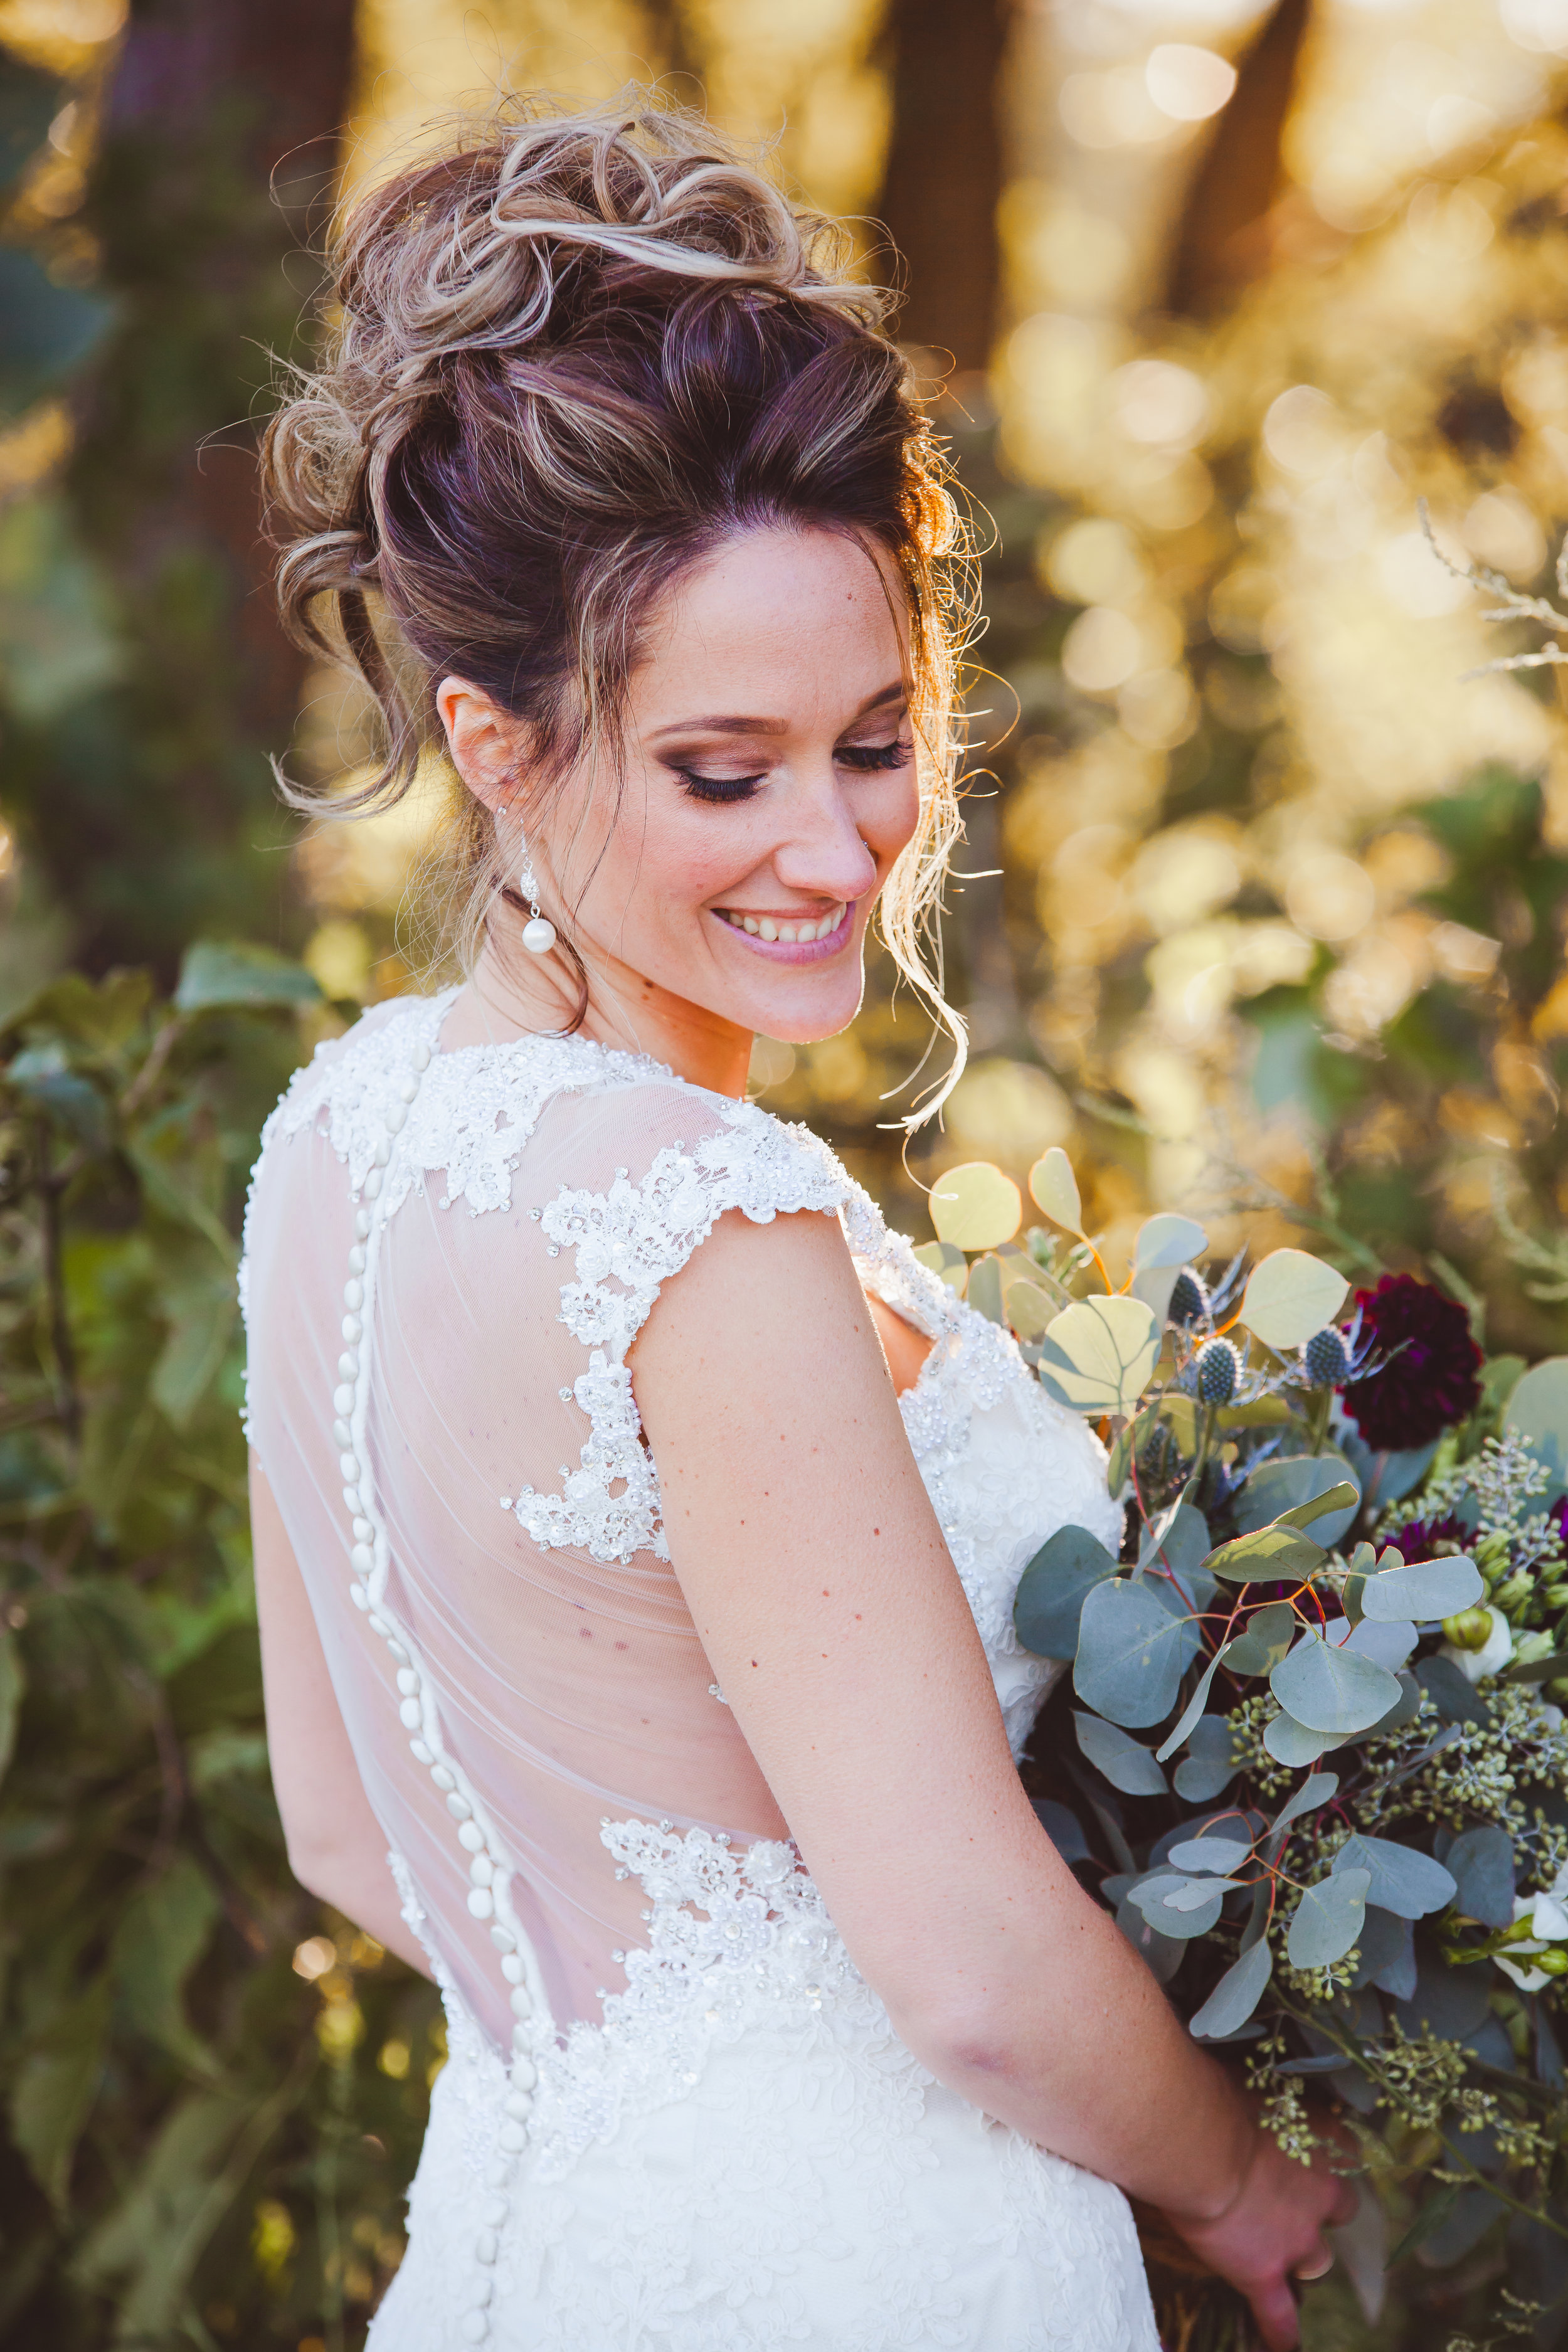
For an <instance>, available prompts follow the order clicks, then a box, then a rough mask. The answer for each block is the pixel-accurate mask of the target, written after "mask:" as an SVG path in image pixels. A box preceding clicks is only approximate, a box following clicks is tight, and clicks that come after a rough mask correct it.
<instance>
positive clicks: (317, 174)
mask: <svg viewBox="0 0 1568 2352" xmlns="http://www.w3.org/2000/svg"><path fill="white" fill-rule="evenodd" d="M352 56H353V0H266V5H257V0H135V5H133V6H132V16H131V21H130V24H129V26H128V27H127V30H126V34H125V37H124V41H123V45H122V47H121V52H120V56H119V58H118V60H117V62H116V66H115V68H114V73H113V78H112V82H111V86H110V90H109V93H108V100H107V106H106V110H105V119H104V128H103V134H102V142H101V147H100V154H99V157H98V161H97V163H96V166H95V169H94V173H93V178H92V183H91V186H90V188H89V195H88V200H87V205H86V208H85V211H84V215H83V218H84V221H85V225H86V226H88V227H89V229H90V230H91V231H92V233H93V235H94V236H95V237H96V238H97V240H98V243H99V247H100V252H101V256H102V266H101V275H100V280H99V283H100V287H101V289H102V290H103V291H104V292H105V293H107V294H108V295H110V297H111V299H114V300H115V301H116V302H117V304H118V305H119V307H120V310H121V324H120V326H119V328H118V331H116V332H115V333H114V334H113V336H112V337H111V338H110V341H108V342H107V343H106V344H105V345H104V346H103V347H102V348H101V350H100V353H99V355H98V357H97V359H96V360H95V362H94V363H93V365H92V366H91V368H90V370H89V373H88V374H87V375H86V377H85V378H84V379H83V380H82V382H81V383H80V384H79V388H78V398H77V414H78V438H77V446H76V453H75V456H74V458H73V460H72V462H71V465H70V467H69V470H68V478H67V495H68V500H69V503H70V505H71V507H72V509H73V510H74V520H75V523H76V528H77V530H78V532H79V536H80V538H81V539H82V540H83V541H85V542H86V544H87V545H88V547H89V549H90V550H91V551H92V552H93V554H94V555H95V556H96V557H97V558H98V560H99V562H100V564H101V565H102V567H103V568H104V569H105V570H106V571H107V572H108V574H109V577H110V582H111V583H112V586H113V589H114V591H115V593H116V596H117V600H118V604H119V608H120V634H121V677H120V680H119V682H118V683H117V684H116V685H115V686H113V687H112V688H110V689H108V690H107V691H105V692H101V693H100V694H99V695H97V696H95V697H92V698H89V699H88V700H86V701H85V702H84V703H82V704H81V705H80V706H79V708H78V709H76V710H74V711H73V712H72V713H71V714H69V716H68V718H67V719H64V720H62V721H59V722H57V723H56V724H55V726H53V727H52V728H51V729H50V730H49V732H48V739H47V740H44V741H40V742H38V743H36V744H35V745H33V746H32V747H30V749H31V753H32V761H31V764H32V765H33V767H34V770H35V790H34V792H33V793H32V794H31V795H29V797H31V798H32V800H33V803H34V805H33V809H32V813H31V814H32V820H33V823H32V830H33V833H34V835H35V839H36V841H37V845H38V846H39V847H40V848H41V849H42V850H43V851H44V854H45V856H46V859H47V864H48V865H49V866H50V867H51V868H52V875H53V880H54V885H55V887H56V889H57V890H58V893H59V895H60V896H61V898H63V899H64V901H65V902H66V905H67V907H68V909H69V911H70V912H71V913H72V915H73V916H74V917H75V919H76V920H77V924H78V927H79V928H78V950H79V957H80V959H81V960H82V961H85V962H86V963H87V964H88V965H89V967H98V968H102V967H103V966H106V965H108V964H111V963H116V962H124V961H144V960H148V959H151V960H153V961H155V962H157V963H158V964H159V965H160V966H161V967H163V970H164V971H165V973H166V972H167V971H168V970H169V969H170V968H171V967H172V965H173V963H174V960H175V958H176V957H177V954H178V951H179V949H180V947H181V946H182V944H183V943H184V940H186V939H188V938H189V937H190V936H191V935H192V934H193V932H196V931H205V932H209V933H211V932H218V933H222V932H225V931H228V932H235V931H249V932H251V933H252V934H255V933H258V932H259V933H260V934H261V935H263V936H266V935H267V934H268V933H273V932H276V931H277V930H278V929H279V924H280V922H281V921H282V920H283V919H284V916H283V909H284V899H285V891H286V882H285V875H286V869H287V860H286V859H285V858H284V857H283V856H281V855H279V846H280V844H281V841H282V839H283V837H284V835H283V829H282V826H281V824H280V813H279V809H278V804H277V801H276V795H275V791H274V786H273V782H272V776H271V772H270V770H269V768H268V756H269V755H271V754H274V753H281V752H283V751H286V750H287V748H288V744H289V738H290V736H291V734H292V731H293V728H294V722H295V718H296V713H297V709H298V703H299V695H300V680H301V664H300V657H299V656H297V655H296V654H295V653H294V652H293V650H292V649H291V648H290V647H289V646H288V645H287V644H286V643H285V642H284V640H283V637H282V635H281V634H280V633H279V629H278V626H277V624H276V622H275V620H274V617H273V607H272V597H271V589H270V583H269V579H268V562H267V558H266V553H265V551H264V549H263V547H262V544H261V516H260V509H259V504H258V478H257V439H258V425H257V421H256V420H257V418H258V415H259V414H260V413H262V412H264V410H265V408H266V405H267V398H268V382H269V379H270V377H271V374H272V372H273V358H272V355H273V354H274V353H277V354H281V355H285V356H287V355H288V354H289V353H290V352H296V351H297V350H298V348H299V344H300V326H301V312H302V311H303V310H306V309H307V307H308V304H309V301H310V296H311V294H312V293H313V292H314V290H315V289H316V287H317V285H318V283H319V276H320V272H319V265H318V264H316V263H315V262H314V261H313V260H312V259H310V255H309V244H310V239H311V238H312V237H314V238H318V239H319V237H320V234H321V229H322V227H323V226H324V225H325V216H326V210H327V206H328V205H329V203H330V200H331V192H332V189H333V186H334V184H335V180H336V173H337V164H338V155H339V143H340V133H341V128H342V121H343V117H344V114H345V111H346V109H347V104H348V95H349V79H350V68H351V61H352Z"/></svg>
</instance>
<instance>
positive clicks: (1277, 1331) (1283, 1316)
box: [1238, 1249, 1350, 1354]
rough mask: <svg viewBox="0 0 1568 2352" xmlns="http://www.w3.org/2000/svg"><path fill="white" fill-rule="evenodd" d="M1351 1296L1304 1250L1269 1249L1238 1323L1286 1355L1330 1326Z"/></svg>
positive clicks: (1245, 1297)
mask: <svg viewBox="0 0 1568 2352" xmlns="http://www.w3.org/2000/svg"><path fill="white" fill-rule="evenodd" d="M1349 1293H1350V1284H1349V1282H1348V1281H1347V1280H1346V1278H1345V1276H1343V1275H1342V1274H1336V1273H1335V1271H1334V1269H1333V1267H1332V1266H1331V1265H1324V1264H1323V1261H1322V1259H1321V1257H1313V1256H1311V1255H1310V1254H1309V1253H1308V1252H1307V1251H1306V1250H1299V1249H1277V1250H1270V1252H1269V1253H1268V1256H1267V1257H1266V1258H1263V1259H1261V1260H1260V1261H1259V1263H1258V1265H1255V1266H1254V1267H1253V1269H1252V1273H1251V1275H1250V1276H1249V1277H1248V1280H1247V1288H1246V1290H1245V1292H1244V1293H1243V1294H1242V1301H1241V1313H1240V1316H1239V1318H1238V1320H1239V1321H1240V1322H1241V1323H1243V1324H1244V1325H1245V1326H1246V1328H1247V1330H1248V1331H1250V1332H1251V1333H1252V1335H1253V1337H1254V1338H1255V1339H1261V1340H1262V1342H1263V1344H1264V1346H1265V1347H1266V1348H1272V1349H1275V1351H1276V1352H1277V1353H1279V1354H1283V1353H1284V1351H1285V1350H1286V1349H1290V1348H1304V1347H1305V1346H1306V1344H1307V1341H1308V1340H1309V1339H1311V1337H1312V1336H1313V1334H1314V1332H1318V1331H1321V1329H1322V1328H1323V1326H1324V1325H1325V1324H1326V1323H1331V1322H1332V1321H1333V1319H1334V1317H1335V1316H1336V1315H1337V1314H1338V1313H1339V1311H1340V1308H1341V1307H1342V1306H1343V1305H1344V1303H1345V1299H1346V1297H1348V1296H1349Z"/></svg>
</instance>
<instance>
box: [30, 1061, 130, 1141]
mask: <svg viewBox="0 0 1568 2352" xmlns="http://www.w3.org/2000/svg"><path fill="white" fill-rule="evenodd" d="M5 1076H6V1077H7V1078H8V1079H9V1080H10V1082H11V1084H12V1085H13V1086H14V1087H16V1090H17V1092H18V1093H19V1094H23V1095H26V1097H27V1098H28V1099H29V1101H31V1102H35V1103H37V1106H38V1108H39V1109H40V1110H45V1111H47V1113H48V1114H49V1117H50V1118H54V1119H58V1121H59V1124H60V1125H61V1126H62V1127H63V1128H64V1129H66V1132H67V1133H68V1135H73V1136H75V1138H76V1139H77V1140H78V1142H79V1143H85V1144H86V1146H87V1148H88V1150H89V1151H102V1150H105V1149H106V1148H107V1146H108V1143H109V1138H110V1118H109V1105H108V1104H107V1103H106V1102H105V1101H104V1099H103V1097H102V1095H101V1094H100V1092H99V1090H98V1088H97V1087H95V1086H94V1085H93V1083H92V1081H91V1079H90V1078H84V1077H83V1076H82V1075H81V1073H80V1071H79V1070H73V1069H72V1068H71V1066H70V1065H69V1063H68V1061H67V1059H66V1055H65V1050H64V1048H63V1047H62V1046H60V1045H35V1046H30V1047H29V1048H28V1049H27V1051H26V1053H22V1054H16V1055H13V1056H12V1058H11V1061H10V1062H9V1064H8V1065H7V1066H6V1070H5Z"/></svg>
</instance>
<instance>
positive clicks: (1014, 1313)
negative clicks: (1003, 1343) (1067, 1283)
mask: <svg viewBox="0 0 1568 2352" xmlns="http://www.w3.org/2000/svg"><path fill="white" fill-rule="evenodd" d="M1060 1308H1061V1301H1060V1299H1059V1298H1053V1297H1051V1295H1050V1293H1049V1292H1048V1291H1046V1290H1042V1289H1041V1287H1040V1286H1039V1284H1038V1283H1037V1282H1028V1281H1025V1280H1022V1279H1020V1278H1018V1277H1016V1276H1015V1278H1014V1279H1013V1280H1012V1281H1008V1280H1007V1278H1006V1276H1005V1274H1004V1276H1003V1287H1002V1315H1003V1320H1004V1321H1005V1322H1006V1323H1008V1324H1010V1325H1011V1327H1012V1328H1013V1329H1014V1330H1015V1331H1016V1333H1017V1335H1018V1337H1019V1339H1025V1340H1029V1341H1033V1340H1037V1339H1044V1338H1045V1336H1046V1333H1047V1331H1048V1330H1049V1328H1050V1326H1051V1319H1052V1318H1053V1316H1055V1315H1057V1314H1058V1313H1059V1311H1060Z"/></svg>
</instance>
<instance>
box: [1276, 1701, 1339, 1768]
mask: <svg viewBox="0 0 1568 2352" xmlns="http://www.w3.org/2000/svg"><path fill="white" fill-rule="evenodd" d="M1263 1745H1264V1748H1266V1750H1267V1751H1268V1754H1269V1755H1270V1756H1272V1757H1273V1759H1274V1761H1275V1762H1276V1764H1286V1765H1289V1768H1290V1769H1291V1770H1292V1771H1299V1770H1300V1768H1301V1766H1302V1765H1303V1764H1315V1763H1316V1762H1317V1760H1318V1759H1319V1757H1320V1756H1327V1755H1328V1754H1329V1753H1330V1751H1331V1749H1333V1748H1338V1747H1340V1746H1341V1745H1342V1741H1341V1739H1340V1738H1338V1736H1337V1735H1336V1734H1335V1733H1333V1732H1331V1731H1309V1730H1308V1728H1307V1727H1306V1725H1305V1724H1304V1723H1298V1722H1297V1721H1296V1719H1295V1717H1293V1716H1289V1715H1283V1714H1281V1715H1276V1716H1273V1717H1270V1719H1269V1720H1268V1722H1267V1723H1266V1724H1265V1725H1264V1727H1263Z"/></svg>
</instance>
